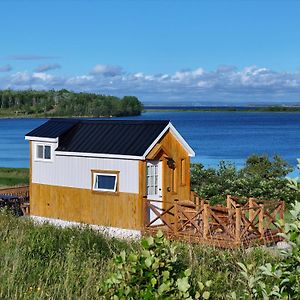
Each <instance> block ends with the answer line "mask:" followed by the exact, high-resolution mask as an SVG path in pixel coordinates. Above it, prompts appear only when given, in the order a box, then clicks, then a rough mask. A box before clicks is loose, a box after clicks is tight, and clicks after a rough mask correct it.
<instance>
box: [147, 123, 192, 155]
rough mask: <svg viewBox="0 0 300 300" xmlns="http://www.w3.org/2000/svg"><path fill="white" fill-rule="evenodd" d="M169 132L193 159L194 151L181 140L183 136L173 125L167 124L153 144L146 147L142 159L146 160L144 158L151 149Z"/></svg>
mask: <svg viewBox="0 0 300 300" xmlns="http://www.w3.org/2000/svg"><path fill="white" fill-rule="evenodd" d="M169 129H170V130H171V132H172V133H173V134H174V136H175V138H176V139H177V140H178V142H179V143H180V144H181V145H182V146H183V147H184V149H185V150H186V151H187V153H188V155H189V156H190V157H195V151H194V150H193V149H192V148H191V147H190V146H189V144H188V143H187V142H186V140H185V139H184V138H183V136H182V135H181V134H180V133H179V132H178V131H177V129H176V128H175V127H174V125H173V124H172V123H171V122H169V123H168V125H167V126H166V127H165V128H164V130H163V131H162V132H161V133H160V134H159V135H158V136H157V138H156V139H155V140H154V141H153V143H152V144H151V145H150V146H149V147H148V149H147V150H146V151H145V153H144V154H143V158H144V159H146V156H147V155H148V154H149V153H150V151H151V150H152V149H153V147H154V146H155V145H156V144H157V143H158V142H159V140H160V139H161V138H162V137H163V135H164V134H165V133H166V132H167V131H168V130H169Z"/></svg>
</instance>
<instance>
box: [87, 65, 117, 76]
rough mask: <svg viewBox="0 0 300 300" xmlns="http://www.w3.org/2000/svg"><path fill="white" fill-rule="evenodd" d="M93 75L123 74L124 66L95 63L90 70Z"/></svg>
mask: <svg viewBox="0 0 300 300" xmlns="http://www.w3.org/2000/svg"><path fill="white" fill-rule="evenodd" d="M90 74H92V75H103V76H106V77H114V76H117V75H121V74H122V67H120V66H112V65H101V64H98V65H95V66H94V67H93V68H92V70H91V71H90Z"/></svg>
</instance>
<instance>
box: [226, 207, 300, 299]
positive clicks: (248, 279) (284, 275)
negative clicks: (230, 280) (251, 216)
mask: <svg viewBox="0 0 300 300" xmlns="http://www.w3.org/2000/svg"><path fill="white" fill-rule="evenodd" d="M290 214H291V216H292V219H291V222H290V223H287V224H285V227H284V233H282V234H280V235H281V236H282V237H283V238H284V240H285V242H286V243H287V245H289V247H288V248H286V249H284V250H282V252H281V257H282V259H281V261H279V262H277V263H275V264H271V263H267V264H265V265H262V266H260V267H259V268H257V267H256V268H253V264H251V265H245V264H243V263H238V265H239V267H240V268H241V275H242V280H241V282H242V283H243V288H242V290H243V294H244V295H245V299H291V300H298V299H300V202H296V203H294V204H292V209H291V211H290ZM231 297H232V298H233V299H237V298H236V293H235V292H234V293H232V294H231Z"/></svg>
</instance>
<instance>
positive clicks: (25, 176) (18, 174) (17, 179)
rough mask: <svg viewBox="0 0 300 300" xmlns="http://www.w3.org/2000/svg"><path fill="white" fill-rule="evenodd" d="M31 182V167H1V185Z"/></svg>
mask: <svg viewBox="0 0 300 300" xmlns="http://www.w3.org/2000/svg"><path fill="white" fill-rule="evenodd" d="M27 184H29V169H25V168H24V169H21V168H0V187H8V186H16V185H27Z"/></svg>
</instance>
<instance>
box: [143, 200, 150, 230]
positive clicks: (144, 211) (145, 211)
mask: <svg viewBox="0 0 300 300" xmlns="http://www.w3.org/2000/svg"><path fill="white" fill-rule="evenodd" d="M147 201H148V200H147V196H143V227H144V228H143V229H144V230H145V229H146V227H147V224H148V221H149V218H148V205H147Z"/></svg>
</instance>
